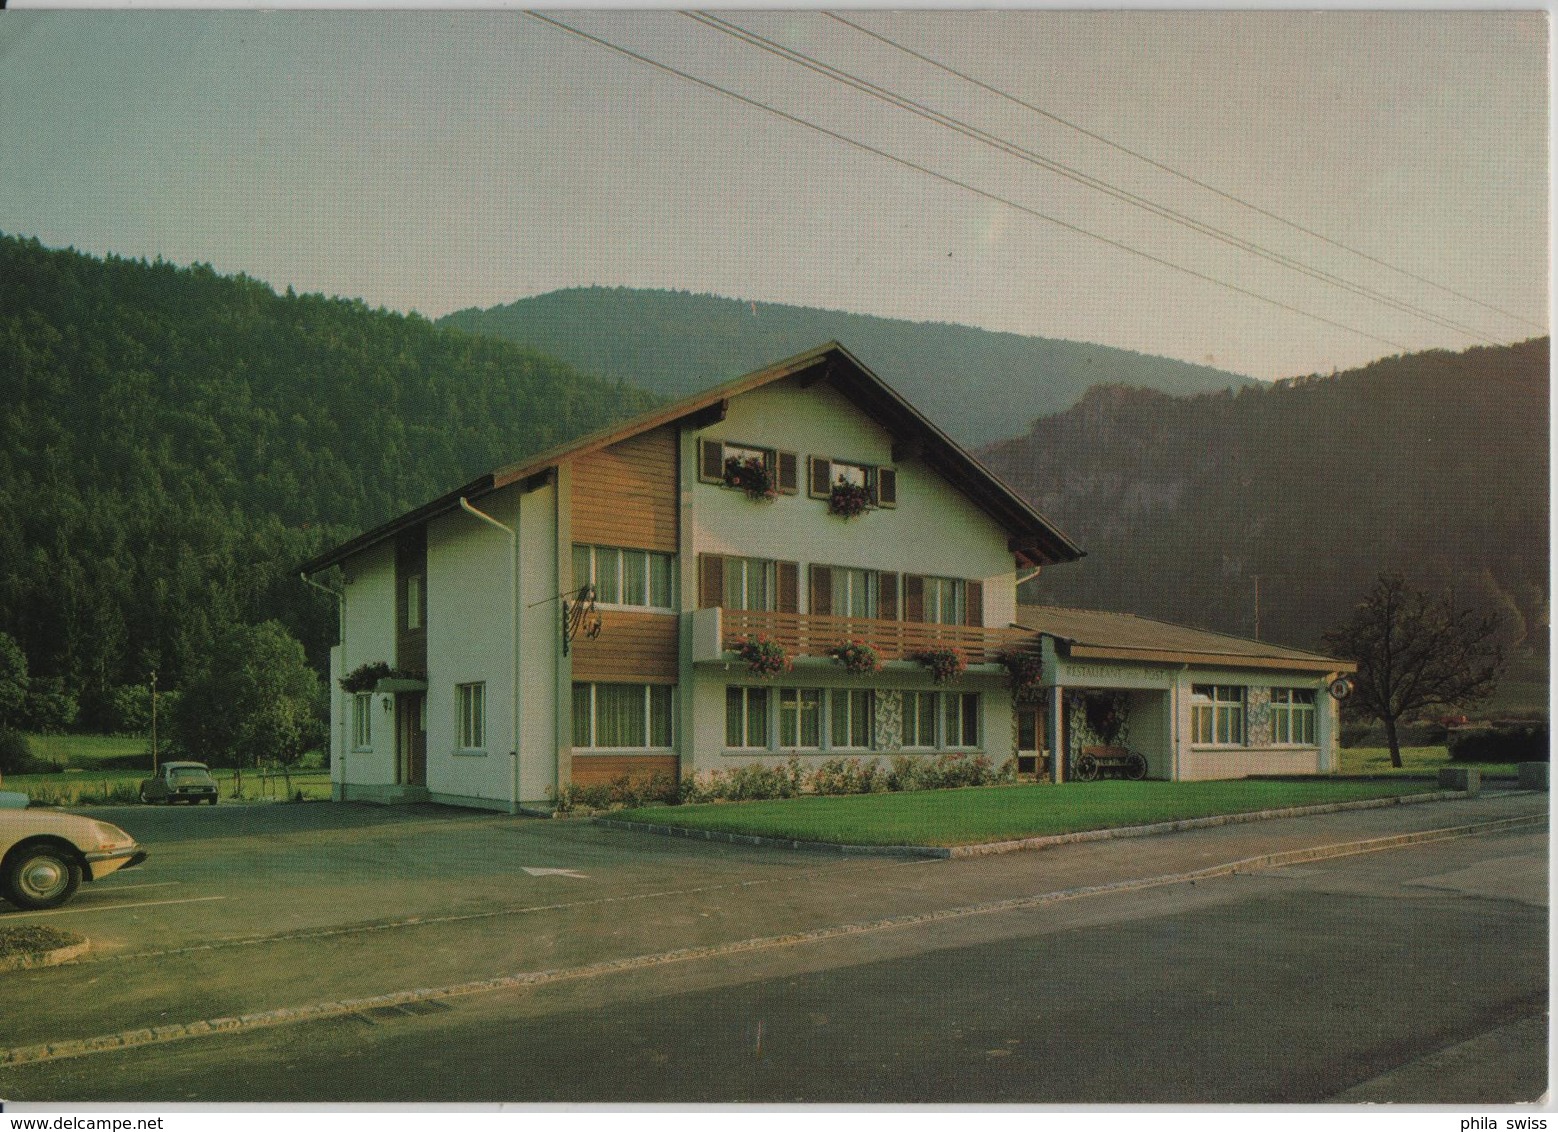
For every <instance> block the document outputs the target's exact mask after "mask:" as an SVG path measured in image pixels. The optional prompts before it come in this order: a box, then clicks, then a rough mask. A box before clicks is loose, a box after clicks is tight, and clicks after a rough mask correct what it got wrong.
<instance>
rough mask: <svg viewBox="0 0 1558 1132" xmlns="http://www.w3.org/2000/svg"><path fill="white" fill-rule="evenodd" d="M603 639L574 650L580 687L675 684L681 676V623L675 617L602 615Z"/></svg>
mask: <svg viewBox="0 0 1558 1132" xmlns="http://www.w3.org/2000/svg"><path fill="white" fill-rule="evenodd" d="M600 617H601V628H600V636H599V637H597V638H596V639H595V640H593V641H592V640H588V639H586V638H584V637H578V638H576V639H575V640H574V642H573V644H572V646H571V650H572V652H571V655H572V657H573V678H574V680H576V681H578V682H580V683H586V682H601V683H621V684H646V683H647V684H674V683H676V680H677V676H678V674H679V668H678V646H679V622H678V619H677V616H676V614H674V613H635V612H631V611H628V610H618V609H605V610H602V611H601V615H600Z"/></svg>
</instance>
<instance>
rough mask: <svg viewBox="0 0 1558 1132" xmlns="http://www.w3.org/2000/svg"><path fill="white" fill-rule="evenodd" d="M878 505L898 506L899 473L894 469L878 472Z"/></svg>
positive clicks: (883, 469)
mask: <svg viewBox="0 0 1558 1132" xmlns="http://www.w3.org/2000/svg"><path fill="white" fill-rule="evenodd" d="M876 505H877V506H878V507H896V506H898V473H897V471H895V470H894V469H892V468H878V469H877V470H876Z"/></svg>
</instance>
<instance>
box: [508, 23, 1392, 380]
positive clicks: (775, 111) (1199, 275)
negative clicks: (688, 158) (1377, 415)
mask: <svg viewBox="0 0 1558 1132" xmlns="http://www.w3.org/2000/svg"><path fill="white" fill-rule="evenodd" d="M525 15H527V16H529V17H531V18H532V19H534V20H539V21H540V22H542V23H544V24H550V25H551V26H552V27H555V28H557V29H558V30H559V31H564V32H567V33H568V34H569V35H573V36H576V37H578V38H579V39H582V40H585V41H586V42H588V43H593V44H595V45H596V46H598V47H604V48H606V49H607V50H609V51H613V52H616V53H617V54H619V55H622V56H624V57H626V58H628V59H632V60H634V61H636V62H638V63H642V64H643V65H645V66H647V67H651V68H653V69H655V70H657V71H661V72H663V73H665V74H668V75H673V76H675V77H676V78H680V79H685V80H686V81H688V82H690V83H694V84H696V85H697V86H701V87H703V88H704V89H705V90H710V91H714V92H715V93H716V94H722V95H724V96H725V97H727V98H730V99H734V100H735V101H737V102H740V103H743V104H745V105H747V106H751V107H753V108H754V109H757V110H762V111H764V112H766V113H769V114H772V115H774V116H775V117H778V118H782V119H784V120H785V121H787V122H791V123H793V124H795V125H797V126H804V127H805V128H806V129H809V130H814V131H816V132H817V133H819V134H822V135H823V136H824V137H829V138H832V139H833V140H835V141H838V142H842V143H844V144H845V145H848V146H852V147H853V148H855V149H859V150H862V151H864V152H866V153H870V154H874V155H875V156H877V157H882V158H885V159H886V160H888V161H891V162H894V163H895V164H898V165H902V166H903V167H904V168H906V169H912V170H914V171H915V172H917V173H924V174H925V175H926V176H929V177H934V178H935V179H936V180H938V181H942V182H945V183H946V184H949V185H952V186H954V187H955V188H959V189H962V190H964V191H965V192H970V193H973V194H974V195H976V196H980V197H983V198H984V199H986V200H990V201H994V202H995V203H997V204H1003V205H1006V206H1007V207H1008V208H1013V209H1016V210H1017V211H1018V212H1022V213H1026V214H1027V215H1029V216H1033V217H1036V218H1038V219H1040V220H1045V221H1048V222H1049V223H1051V224H1054V225H1056V226H1058V227H1061V228H1064V229H1066V230H1067V231H1069V232H1074V233H1076V234H1077V235H1080V236H1086V237H1088V238H1089V239H1092V240H1097V241H1098V242H1099V243H1102V244H1107V245H1108V246H1109V247H1112V248H1116V249H1118V250H1120V251H1123V252H1129V253H1130V254H1131V255H1134V256H1138V257H1140V258H1142V259H1145V260H1148V261H1150V262H1152V263H1156V264H1158V265H1160V266H1162V267H1167V268H1170V269H1172V270H1174V271H1178V272H1180V273H1181V274H1184V275H1189V276H1191V277H1192V278H1194V279H1199V280H1201V281H1202V282H1205V283H1211V284H1214V285H1216V286H1218V287H1223V288H1225V289H1227V290H1229V291H1233V292H1235V293H1237V294H1241V295H1245V296H1247V297H1248V298H1252V299H1256V300H1259V301H1260V302H1263V303H1266V304H1268V305H1270V306H1274V307H1276V308H1278V309H1279V310H1285V311H1288V312H1289V313H1291V314H1296V315H1300V316H1302V317H1304V318H1308V319H1312V320H1314V321H1316V322H1322V323H1324V324H1326V325H1327V326H1332V327H1335V328H1336V329H1338V330H1345V331H1347V332H1348V333H1349V334H1356V335H1358V336H1359V337H1360V338H1367V339H1369V340H1370V341H1373V342H1379V343H1382V344H1383V345H1386V346H1389V347H1391V348H1392V349H1395V350H1399V351H1401V352H1402V353H1406V352H1409V351H1410V349H1411V347H1409V346H1406V345H1404V344H1402V343H1400V342H1396V341H1393V340H1391V339H1389V338H1383V337H1381V336H1380V335H1378V334H1374V333H1371V332H1370V331H1367V330H1360V329H1359V328H1358V327H1356V326H1349V325H1347V324H1346V323H1344V322H1337V321H1336V320H1334V319H1330V318H1327V317H1325V316H1324V315H1319V314H1315V313H1313V312H1311V311H1306V310H1304V309H1303V308H1301V307H1296V306H1293V305H1292V304H1290V303H1285V302H1283V301H1282V300H1280V299H1273V298H1271V297H1270V296H1269V295H1263V294H1261V293H1260V292H1258V291H1252V290H1250V289H1249V288H1246V287H1241V286H1239V285H1238V284H1237V283H1229V282H1227V281H1226V280H1223V279H1218V278H1216V277H1215V276H1212V275H1207V274H1204V273H1203V272H1200V271H1196V270H1195V269H1194V268H1190V267H1185V266H1183V265H1181V264H1177V263H1174V262H1173V261H1172V260H1167V259H1163V258H1162V257H1161V256H1156V255H1153V254H1152V253H1151V252H1146V251H1142V250H1141V249H1140V248H1134V247H1132V246H1131V245H1129V244H1126V243H1124V242H1122V241H1120V240H1115V239H1112V238H1110V237H1108V236H1103V235H1100V234H1099V233H1097V232H1093V231H1090V230H1088V229H1086V228H1083V227H1081V226H1079V225H1076V224H1072V223H1070V222H1069V221H1066V220H1061V219H1060V218H1059V217H1055V216H1050V215H1048V214H1047V213H1043V212H1040V211H1038V210H1037V209H1034V208H1030V207H1028V206H1027V205H1024V204H1018V203H1017V202H1016V201H1014V200H1010V199H1008V198H1006V197H1003V196H1000V195H998V194H996V193H992V192H989V191H988V190H986V189H981V188H979V187H978V186H976V185H971V184H969V183H968V182H967V181H960V180H958V179H957V178H956V177H951V176H948V175H947V174H945V173H938V172H937V171H936V170H934V169H931V168H929V167H927V166H924V165H920V164H918V163H917V162H914V161H910V160H909V159H908V158H906V157H899V156H898V155H897V154H894V153H889V152H887V151H886V150H884V149H878V148H877V147H876V146H873V145H870V144H868V143H866V142H863V141H859V140H857V139H855V138H852V137H849V136H847V135H845V134H841V133H838V132H837V131H834V130H830V129H828V128H827V127H826V126H820V125H818V124H817V123H815V122H811V121H808V120H807V119H805V118H801V117H798V116H796V115H794V114H791V113H789V112H788V111H785V110H780V109H779V108H778V107H776V106H770V105H769V104H768V103H766V102H762V101H760V100H758V99H755V98H751V97H749V96H747V95H744V94H739V93H737V92H736V91H733V90H730V89H728V88H726V87H722V86H720V85H719V84H717V83H714V82H711V81H709V80H708V79H702V78H699V77H698V76H697V75H693V74H690V73H688V72H686V71H682V70H678V69H677V68H675V67H673V66H671V65H670V64H668V63H662V62H660V61H659V60H656V59H651V58H649V56H647V55H642V54H640V53H639V52H637V51H633V50H631V49H630V48H627V47H623V46H621V45H619V44H616V43H612V42H611V41H610V40H608V39H603V38H602V37H600V36H598V35H594V34H593V33H591V32H587V31H584V30H582V29H581V28H576V27H573V26H572V25H571V24H565V23H563V22H562V21H561V20H556V19H553V18H552V17H551V16H547V15H543V14H542V13H540V12H537V11H534V10H527V11H526V12H525Z"/></svg>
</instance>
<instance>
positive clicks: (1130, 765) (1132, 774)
mask: <svg viewBox="0 0 1558 1132" xmlns="http://www.w3.org/2000/svg"><path fill="white" fill-rule="evenodd" d="M1125 776H1126V777H1127V778H1129V779H1130V780H1131V781H1132V782H1140V781H1141V780H1142V779H1144V778H1146V777H1147V759H1146V756H1145V755H1143V754H1141V753H1140V752H1139V751H1132V752H1131V757H1130V761H1129V762H1127V763H1126V764H1125Z"/></svg>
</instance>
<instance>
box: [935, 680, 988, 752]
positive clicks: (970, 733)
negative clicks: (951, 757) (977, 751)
mask: <svg viewBox="0 0 1558 1132" xmlns="http://www.w3.org/2000/svg"><path fill="white" fill-rule="evenodd" d="M941 722H942V745H943V746H946V747H975V748H977V747H978V746H979V693H977V692H946V693H944V694H943V695H942V697H941Z"/></svg>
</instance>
